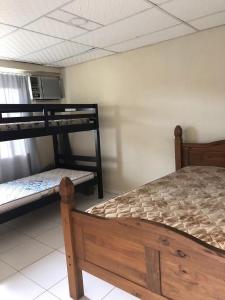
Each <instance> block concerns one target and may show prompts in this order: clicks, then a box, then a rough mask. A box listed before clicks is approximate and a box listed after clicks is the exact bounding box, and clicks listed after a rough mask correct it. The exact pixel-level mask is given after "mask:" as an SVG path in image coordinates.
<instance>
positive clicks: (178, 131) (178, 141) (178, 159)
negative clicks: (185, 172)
mask: <svg viewBox="0 0 225 300" xmlns="http://www.w3.org/2000/svg"><path fill="white" fill-rule="evenodd" d="M174 136H175V164H176V171H177V170H179V169H181V168H182V143H183V140H182V128H181V126H179V125H177V126H176V127H175V130H174Z"/></svg>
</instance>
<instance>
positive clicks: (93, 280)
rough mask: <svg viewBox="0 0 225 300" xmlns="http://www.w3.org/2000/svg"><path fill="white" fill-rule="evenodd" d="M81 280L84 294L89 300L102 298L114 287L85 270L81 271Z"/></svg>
mask: <svg viewBox="0 0 225 300" xmlns="http://www.w3.org/2000/svg"><path fill="white" fill-rule="evenodd" d="M83 281H84V295H85V296H86V297H88V298H90V299H91V300H100V299H102V298H103V297H105V296H106V295H107V294H108V293H109V292H110V291H111V290H112V289H113V288H114V286H113V285H111V284H109V283H107V282H105V281H103V280H101V279H99V278H97V277H95V276H92V275H91V274H88V273H86V272H83ZM116 300H117V299H116Z"/></svg>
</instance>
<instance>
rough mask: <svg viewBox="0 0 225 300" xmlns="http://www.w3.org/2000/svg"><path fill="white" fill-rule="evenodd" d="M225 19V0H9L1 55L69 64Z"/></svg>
mask: <svg viewBox="0 0 225 300" xmlns="http://www.w3.org/2000/svg"><path fill="white" fill-rule="evenodd" d="M224 24H225V0H152V1H150V0H73V1H71V0H70V1H68V0H45V1H43V0H35V1H34V0H20V1H15V0H5V1H4V0H3V1H1V6H0V59H9V60H16V61H23V62H31V63H37V64H42V65H52V66H60V67H66V66H70V65H74V64H79V63H82V62H85V61H89V60H93V59H96V58H100V57H105V56H108V55H113V54H116V53H120V52H125V51H128V50H132V49H136V48H139V47H142V46H146V45H152V44H156V43H159V42H161V41H165V40H169V39H173V38H177V37H180V36H184V35H187V34H192V33H195V32H197V31H201V30H205V29H208V28H212V27H216V26H220V25H224Z"/></svg>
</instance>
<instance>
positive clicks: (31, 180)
mask: <svg viewBox="0 0 225 300" xmlns="http://www.w3.org/2000/svg"><path fill="white" fill-rule="evenodd" d="M65 176H66V177H69V178H70V179H71V180H72V182H73V184H74V185H78V184H80V183H83V182H85V181H88V180H90V179H92V178H94V173H92V172H86V171H76V170H69V169H62V168H57V169H53V170H50V171H46V172H42V173H39V174H35V175H32V176H28V177H25V178H21V179H17V180H13V181H9V182H6V183H2V184H0V195H1V196H0V214H2V213H4V212H7V211H9V210H12V209H14V208H17V207H19V206H22V205H25V204H28V203H30V202H33V201H35V200H38V199H40V198H42V197H44V196H48V195H51V194H53V193H56V192H58V190H59V184H60V181H61V179H62V178H63V177H65Z"/></svg>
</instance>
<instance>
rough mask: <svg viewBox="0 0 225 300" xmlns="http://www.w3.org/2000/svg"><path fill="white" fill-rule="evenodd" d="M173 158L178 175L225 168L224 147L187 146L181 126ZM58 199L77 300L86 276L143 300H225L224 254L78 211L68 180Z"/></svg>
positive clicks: (148, 226)
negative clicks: (205, 168)
mask: <svg viewBox="0 0 225 300" xmlns="http://www.w3.org/2000/svg"><path fill="white" fill-rule="evenodd" d="M175 156H176V169H179V168H182V167H183V166H187V165H213V166H222V167H225V141H219V142H214V143H209V144H187V143H183V142H182V129H181V127H180V126H177V127H176V129H175ZM60 194H61V214H62V222H63V228H64V240H65V248H66V258H67V268H68V275H69V288H70V295H71V297H72V298H73V299H75V300H77V299H79V298H80V297H82V296H83V282H82V270H84V271H87V272H89V273H91V274H93V275H95V276H97V277H99V278H101V279H103V280H105V281H107V282H109V283H111V284H113V285H115V286H117V287H119V288H121V289H123V290H125V291H127V292H129V293H131V294H133V295H134V296H136V297H138V298H140V299H143V300H224V299H225V251H223V250H219V249H217V248H215V247H212V246H210V245H208V244H206V243H204V242H202V241H200V240H198V239H196V238H194V237H192V236H190V235H188V234H186V233H184V232H181V231H179V230H176V229H174V228H171V227H169V226H166V225H163V224H159V223H156V222H150V221H146V220H141V219H135V218H119V219H105V218H100V217H97V216H94V215H90V214H87V213H84V212H80V211H77V210H75V209H74V208H73V205H74V186H73V184H72V182H71V181H70V180H69V179H68V178H64V179H63V180H62V182H61V185H60ZM115 300H116V299H115Z"/></svg>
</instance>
